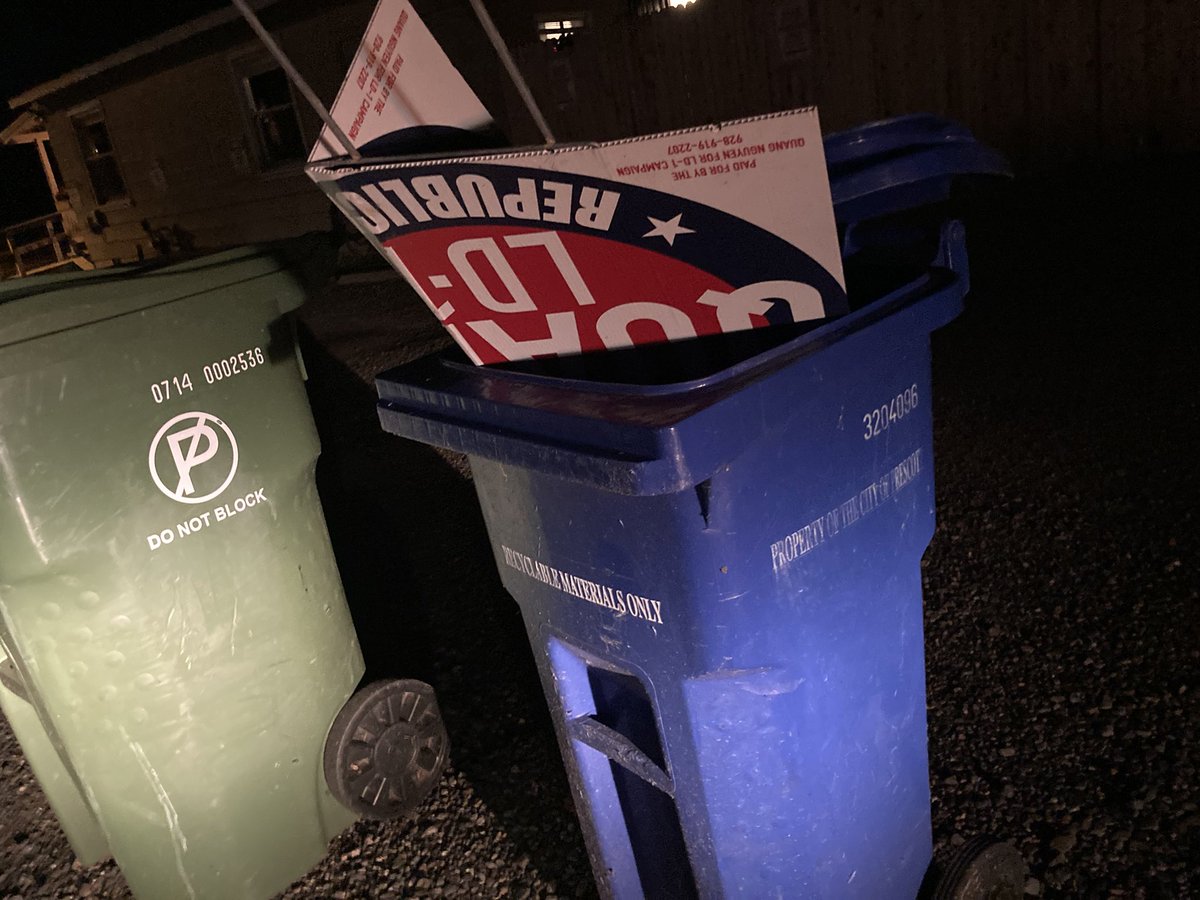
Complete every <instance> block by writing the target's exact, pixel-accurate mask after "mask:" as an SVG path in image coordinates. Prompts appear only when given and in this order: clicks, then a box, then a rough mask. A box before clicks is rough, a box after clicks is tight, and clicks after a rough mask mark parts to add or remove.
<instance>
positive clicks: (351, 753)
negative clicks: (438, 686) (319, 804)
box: [325, 679, 450, 819]
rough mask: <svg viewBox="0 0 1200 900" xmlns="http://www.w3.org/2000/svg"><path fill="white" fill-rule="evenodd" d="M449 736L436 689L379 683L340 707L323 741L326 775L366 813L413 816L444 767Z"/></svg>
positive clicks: (342, 797) (345, 801) (340, 796)
mask: <svg viewBox="0 0 1200 900" xmlns="http://www.w3.org/2000/svg"><path fill="white" fill-rule="evenodd" d="M449 749H450V741H449V739H448V738H447V736H446V726H445V725H444V724H443V723H442V714H441V712H440V711H439V710H438V704H437V696H436V695H435V694H434V691H433V688H432V687H430V686H429V685H427V684H426V683H425V682H423V681H415V680H413V679H401V680H393V681H376V682H374V683H373V684H369V685H367V686H366V687H364V688H362V689H361V690H359V691H358V692H357V693H355V694H354V696H352V697H351V698H350V699H349V700H347V701H346V705H345V706H343V707H342V710H341V712H339V713H338V715H337V718H336V719H334V720H333V726H332V727H331V728H330V729H329V737H328V738H326V740H325V781H326V782H327V783H328V785H329V790H330V791H332V792H333V796H334V797H335V798H337V800H338V802H339V803H341V804H342V805H343V806H345V807H346V808H347V809H349V810H351V811H352V812H355V813H357V814H358V815H360V816H363V817H364V818H367V819H398V818H403V817H405V816H409V815H412V814H413V813H414V812H416V810H417V809H418V807H420V805H421V803H422V802H423V801H424V800H425V798H426V797H427V796H428V795H429V792H430V791H431V790H432V789H433V786H434V784H436V783H437V780H438V778H439V777H440V776H441V774H442V770H443V769H444V768H445V767H446V758H447V755H448V753H449Z"/></svg>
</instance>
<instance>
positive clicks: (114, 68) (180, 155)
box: [0, 0, 374, 265]
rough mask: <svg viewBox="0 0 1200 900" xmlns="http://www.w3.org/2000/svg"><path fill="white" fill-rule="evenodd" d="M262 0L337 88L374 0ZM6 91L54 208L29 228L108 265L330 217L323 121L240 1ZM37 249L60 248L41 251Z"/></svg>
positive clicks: (278, 27) (17, 131) (285, 232)
mask: <svg viewBox="0 0 1200 900" xmlns="http://www.w3.org/2000/svg"><path fill="white" fill-rule="evenodd" d="M255 5H256V6H257V7H258V8H259V14H260V16H261V17H262V19H263V22H264V24H265V25H266V26H267V27H268V28H269V29H270V30H271V31H272V33H273V34H274V35H275V36H276V38H277V39H278V40H279V42H280V44H281V45H282V46H283V48H284V50H285V52H286V53H287V54H288V55H289V57H290V58H291V59H292V60H293V62H294V63H295V64H296V66H297V67H298V68H299V69H300V71H301V72H303V73H304V75H305V77H306V78H307V79H308V80H309V81H310V82H311V84H312V85H313V87H314V89H315V90H316V91H317V92H318V93H319V94H320V95H321V96H322V97H324V98H327V99H331V98H332V96H333V95H334V93H335V92H336V90H337V87H338V85H339V84H340V83H341V79H342V76H343V75H344V74H345V71H346V68H347V67H348V65H349V60H350V59H351V57H352V55H353V52H354V48H355V46H356V44H357V41H358V39H359V37H360V36H361V33H362V30H363V27H364V25H365V23H366V21H367V19H368V18H369V16H370V14H371V10H372V8H373V6H374V4H373V2H372V0H343V2H336V0H320V2H312V0H265V2H264V0H260V2H258V3H257V4H255ZM9 105H10V106H11V107H12V108H13V110H14V111H16V112H18V116H17V119H16V121H14V122H13V123H12V124H11V125H10V126H9V127H8V128H6V129H5V130H4V132H3V134H2V135H0V139H3V140H4V141H5V142H6V143H29V144H32V145H33V146H35V147H36V148H37V150H38V152H39V155H40V157H41V159H42V163H43V168H44V171H45V175H46V180H47V185H48V187H49V190H50V191H51V193H52V194H53V196H54V202H55V208H56V210H57V213H56V215H55V216H51V217H47V218H48V220H50V221H49V222H48V224H46V225H42V224H39V223H33V224H34V229H33V230H34V231H35V232H38V230H39V229H41V230H42V231H47V230H48V233H49V234H52V235H55V234H56V235H58V236H59V237H58V244H57V246H58V248H59V249H58V251H57V253H58V256H59V257H63V256H71V255H75V254H86V257H87V258H89V259H90V260H91V261H92V262H94V263H95V264H97V265H106V264H109V263H112V262H118V261H130V260H137V259H140V258H144V257H147V256H153V255H157V254H160V253H167V252H172V251H176V250H180V249H182V250H185V251H186V250H191V249H208V248H215V247H222V246H230V245H236V244H241V243H248V242H254V241H264V240H271V239H276V238H281V237H286V236H290V235H294V234H299V233H303V232H305V231H311V230H327V229H329V227H330V221H331V218H330V217H331V207H330V204H329V202H328V201H327V200H326V199H325V197H324V196H323V195H322V194H321V192H320V191H318V190H316V189H315V188H314V186H313V184H312V182H311V181H309V179H308V178H307V177H306V176H305V175H304V173H303V171H302V163H303V159H304V157H305V156H307V153H308V149H309V147H310V146H311V145H312V143H313V141H314V140H315V138H316V135H317V131H318V121H319V120H318V119H317V116H316V114H315V113H313V112H312V111H311V110H310V109H308V108H307V107H306V106H304V105H302V103H301V101H300V99H299V97H298V96H297V95H296V94H295V93H294V92H293V89H292V87H291V85H290V84H289V83H288V80H287V78H286V76H285V75H284V73H283V71H282V70H281V69H280V68H279V66H278V64H277V63H276V62H275V60H274V59H272V57H271V56H270V55H269V54H268V53H267V51H266V50H265V48H263V47H262V45H261V44H260V43H259V42H258V41H257V40H256V39H255V38H254V36H253V34H252V32H251V31H250V29H249V27H248V26H247V25H246V23H245V22H244V21H242V19H241V17H240V15H239V14H238V13H237V11H236V10H235V9H234V8H233V7H226V8H222V9H219V10H217V11H216V12H213V13H211V14H209V15H206V16H203V17H201V18H199V19H195V20H193V21H191V22H188V23H185V24H183V25H180V26H179V27H177V28H174V29H171V30H170V31H167V32H165V33H163V34H160V35H158V36H156V37H154V38H151V39H149V40H146V41H142V42H140V43H137V44H134V45H133V46H130V47H128V48H126V49H125V50H122V51H120V52H117V53H114V54H112V55H109V56H106V57H104V58H103V59H100V60H97V61H95V62H92V63H89V64H87V65H84V66H82V67H80V68H78V69H75V70H73V71H71V72H67V73H66V74H65V75H62V76H60V77H58V78H55V79H54V80H52V81H48V82H45V83H44V84H39V85H37V86H35V87H32V88H30V89H28V90H26V91H25V92H24V93H22V94H20V95H19V96H16V97H13V98H12V99H11V100H10V101H9ZM55 219H57V222H56V221H54V220H55ZM26 230H27V231H28V230H29V229H28V228H26ZM39 262H40V263H41V264H42V265H49V264H53V263H54V260H53V259H47V258H46V256H45V254H43V257H42V259H41V260H39Z"/></svg>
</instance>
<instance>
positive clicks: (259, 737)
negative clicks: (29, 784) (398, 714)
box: [0, 250, 363, 900]
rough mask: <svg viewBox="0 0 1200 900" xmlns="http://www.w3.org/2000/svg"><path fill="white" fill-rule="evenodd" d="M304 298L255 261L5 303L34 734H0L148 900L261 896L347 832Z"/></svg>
mask: <svg viewBox="0 0 1200 900" xmlns="http://www.w3.org/2000/svg"><path fill="white" fill-rule="evenodd" d="M28 281H29V282H31V283H32V282H34V281H36V279H28ZM304 295H305V293H304V285H303V280H302V279H301V278H300V277H299V276H298V275H296V274H294V270H292V269H291V268H289V267H288V265H287V264H286V263H285V262H282V261H281V260H280V259H279V258H278V257H277V256H276V255H275V254H274V253H260V252H255V251H252V250H246V251H235V252H232V253H228V254H221V255H220V256H218V257H209V258H206V259H203V260H197V261H194V262H191V263H188V264H185V265H182V266H175V267H168V268H162V269H153V270H142V271H139V272H136V273H133V274H131V275H124V274H118V275H114V274H106V275H104V276H101V277H87V276H81V277H78V278H71V279H64V280H61V281H59V282H57V283H55V284H48V285H47V289H45V290H41V291H37V292H31V291H30V288H29V287H28V286H26V287H25V288H24V292H23V293H21V292H18V291H16V290H7V291H3V292H0V643H3V644H4V645H5V646H6V647H7V648H8V650H9V652H10V653H11V654H12V655H13V656H14V657H15V658H16V661H17V662H18V665H19V667H20V668H21V670H22V673H23V676H24V678H25V681H26V683H27V687H28V689H29V691H30V693H31V694H32V698H31V699H32V700H33V705H34V707H36V708H37V710H38V711H39V713H40V717H41V720H42V723H43V725H44V726H45V729H44V731H45V735H46V736H47V741H46V744H45V745H44V746H41V745H39V746H36V747H34V746H27V744H26V738H25V735H27V734H29V733H30V730H29V729H28V728H23V729H22V730H23V732H24V733H23V734H21V735H19V738H20V739H21V740H22V746H23V748H24V749H25V751H26V753H27V754H28V755H29V756H30V761H31V763H34V768H35V771H39V772H41V771H49V769H50V767H51V765H52V763H51V761H50V760H49V759H48V758H47V757H48V754H49V750H51V749H54V747H53V743H57V744H58V747H57V749H58V750H59V751H60V753H61V757H62V758H63V759H65V760H66V761H68V764H69V769H70V770H71V771H70V772H69V774H71V775H73V776H75V778H76V780H77V781H78V783H80V784H81V785H82V786H83V788H84V791H85V792H86V796H87V800H88V803H89V804H90V807H91V811H92V812H93V813H94V815H95V817H96V819H97V820H98V822H99V824H100V828H101V830H102V832H103V836H104V839H105V840H106V841H107V844H108V846H109V847H110V848H111V850H112V854H113V856H114V857H115V858H116V860H117V862H118V863H119V864H120V866H121V868H122V870H123V872H124V874H125V876H126V878H127V880H128V881H129V884H130V887H131V889H132V890H133V891H134V893H135V894H136V895H137V896H139V897H142V898H155V900H157V898H174V897H181V898H198V897H212V898H254V900H258V898H266V897H269V896H272V895H273V894H275V893H276V892H278V891H279V890H281V889H283V888H284V887H286V886H287V885H288V884H289V883H290V882H291V881H293V880H294V879H296V878H297V877H299V876H300V875H302V874H304V873H305V872H306V871H307V870H308V869H309V868H310V867H311V866H312V865H313V864H314V863H315V862H316V861H317V860H318V859H319V858H320V857H321V856H322V855H323V854H324V852H325V850H326V848H327V844H328V841H329V840H330V839H331V837H332V836H333V835H335V834H336V833H338V832H339V831H341V830H342V829H344V828H345V827H346V826H347V825H349V824H350V823H351V822H352V821H353V816H352V815H351V814H350V813H349V812H348V811H347V810H345V809H344V808H342V807H341V806H340V805H339V804H337V803H336V801H334V800H333V798H332V796H331V795H330V794H329V792H328V789H327V788H326V786H325V783H324V779H323V775H322V750H323V746H324V740H325V735H326V732H327V730H328V727H329V724H330V723H331V722H332V720H333V718H334V716H335V715H336V714H337V712H338V710H339V709H340V708H341V706H342V704H343V703H344V701H345V700H346V699H347V698H348V697H349V696H350V694H351V693H352V691H353V690H354V688H355V686H356V684H357V683H358V681H359V679H360V678H361V676H362V672H363V665H362V658H361V654H360V652H359V648H358V643H357V639H356V637H355V634H354V629H353V625H352V623H351V621H350V616H349V612H348V610H347V608H346V604H345V599H344V596H343V594H342V588H341V583H340V580H339V577H338V573H337V570H336V567H335V564H334V560H333V554H332V551H331V548H330V545H329V538H328V534H327V531H326V528H325V522H324V518H323V516H322V512H321V507H320V503H319V500H318V497H317V493H316V487H315V483H314V480H313V474H314V468H315V465H316V459H317V455H318V452H319V447H318V442H317V435H316V430H315V427H314V425H313V422H312V417H311V414H310V412H309V409H308V404H307V398H306V396H305V393H304V386H303V383H302V380H301V377H300V372H299V368H298V365H297V358H296V354H295V352H294V347H293V342H292V330H291V328H290V326H289V325H288V324H287V323H286V321H285V318H284V316H283V313H284V311H286V310H290V309H293V308H294V307H296V306H298V305H299V304H300V303H301V302H302V301H303V299H304ZM185 375H186V376H187V377H186V379H185V378H184V376H185ZM14 699H15V698H14ZM7 705H8V704H7V703H6V706H7ZM34 743H37V742H36V741H35V742H34ZM35 757H36V758H38V761H37V762H35ZM68 806H69V805H68V804H60V805H59V806H58V807H57V808H58V811H59V812H60V814H62V815H63V816H64V818H70V819H72V821H71V822H70V823H68V822H64V826H65V827H66V830H67V831H68V833H69V834H70V833H72V832H79V833H82V829H83V828H85V823H84V822H83V819H84V818H85V816H83V814H82V813H81V812H79V811H78V810H75V811H72V810H70V809H69V808H68ZM76 820H78V821H76Z"/></svg>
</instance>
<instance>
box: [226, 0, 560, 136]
mask: <svg viewBox="0 0 1200 900" xmlns="http://www.w3.org/2000/svg"><path fill="white" fill-rule="evenodd" d="M235 2H237V0H235ZM471 6H472V7H473V8H474V10H475V15H476V16H477V17H478V18H479V24H480V25H482V26H483V30H484V31H485V32H487V36H488V39H489V40H490V41H491V42H492V46H493V47H495V48H496V52H497V53H498V54H499V55H500V62H502V63H504V68H505V69H506V70H507V71H508V77H509V78H511V79H512V80H513V84H514V85H516V88H517V93H518V94H520V95H521V99H522V100H523V101H524V102H525V108H526V109H528V110H529V114H530V115H531V116H533V121H534V123H535V124H536V125H537V127H538V131H540V132H541V133H542V139H543V140H545V142H546V143H547V144H553V143H555V141H554V135H553V134H551V133H550V126H549V125H547V124H546V120H545V118H543V117H542V111H541V110H540V109H538V105H537V102H536V101H535V100H534V99H533V94H532V93H531V92H530V90H529V85H527V84H526V83H525V78H524V77H523V76H522V75H521V71H520V69H518V68H517V64H516V62H515V61H514V60H513V58H512V54H511V53H509V52H508V45H507V44H505V43H504V38H502V37H501V36H500V32H499V31H498V30H497V29H496V23H495V22H493V21H492V17H491V16H490V15H488V11H487V10H486V9H485V8H484V6H483V0H471Z"/></svg>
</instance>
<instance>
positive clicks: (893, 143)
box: [824, 113, 975, 174]
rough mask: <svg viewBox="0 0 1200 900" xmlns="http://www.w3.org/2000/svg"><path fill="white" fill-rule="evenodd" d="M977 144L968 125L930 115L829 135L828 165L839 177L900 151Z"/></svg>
mask: <svg viewBox="0 0 1200 900" xmlns="http://www.w3.org/2000/svg"><path fill="white" fill-rule="evenodd" d="M974 140H975V136H974V135H973V134H971V132H970V130H969V129H968V128H967V127H966V126H965V125H960V124H959V123H957V122H952V121H950V120H949V119H943V118H941V117H940V116H935V115H932V114H930V113H914V114H912V115H907V116H897V117H896V118H893V119H883V120H881V121H878V122H870V123H868V124H866V125H859V126H858V127H856V128H850V129H847V130H846V131H838V132H835V133H833V134H830V135H828V136H827V137H826V138H825V140H824V144H825V163H826V165H828V166H829V170H830V173H831V174H836V173H837V172H839V171H842V170H845V169H849V168H855V167H860V166H862V165H863V164H865V163H868V162H870V161H871V160H875V159H879V158H881V157H884V156H888V155H890V154H894V153H897V152H900V151H905V150H912V149H917V148H920V147H934V146H938V145H940V144H948V143H955V142H961V141H967V142H974Z"/></svg>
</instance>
